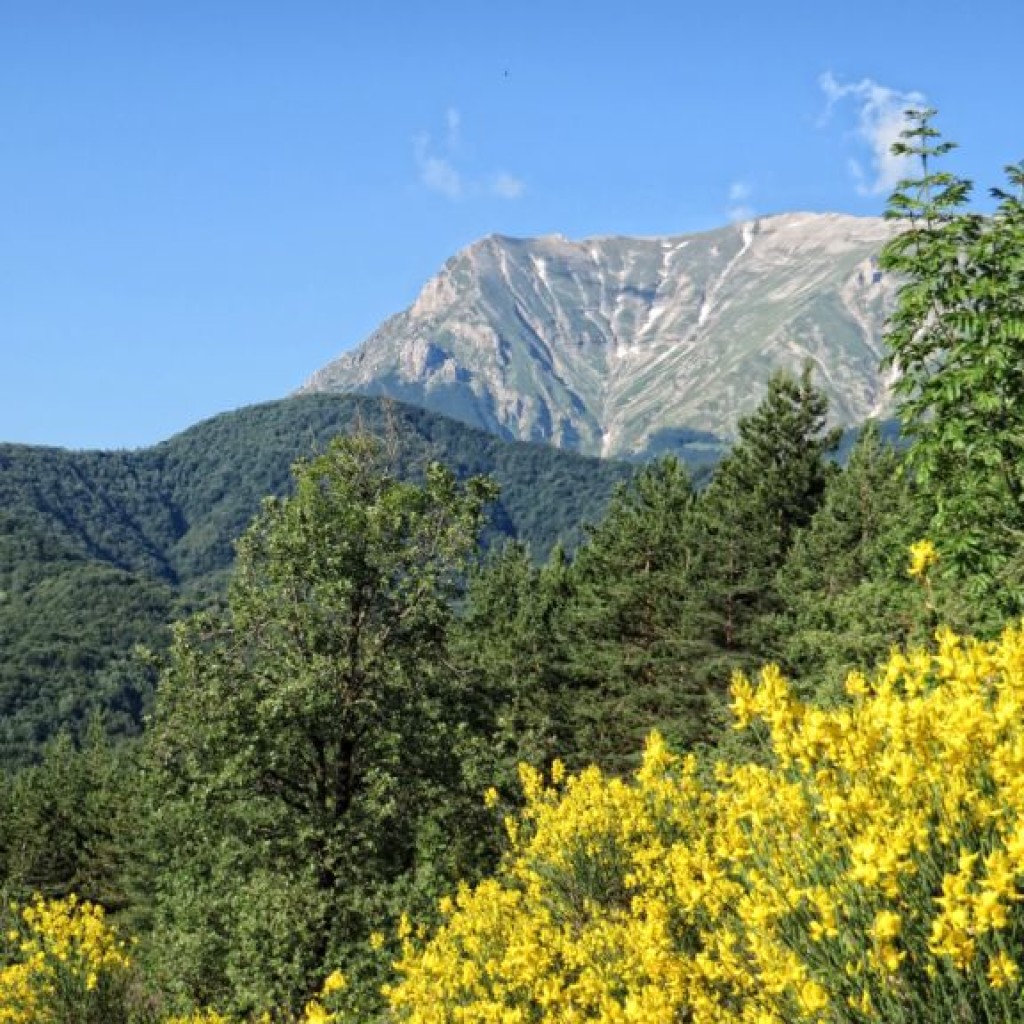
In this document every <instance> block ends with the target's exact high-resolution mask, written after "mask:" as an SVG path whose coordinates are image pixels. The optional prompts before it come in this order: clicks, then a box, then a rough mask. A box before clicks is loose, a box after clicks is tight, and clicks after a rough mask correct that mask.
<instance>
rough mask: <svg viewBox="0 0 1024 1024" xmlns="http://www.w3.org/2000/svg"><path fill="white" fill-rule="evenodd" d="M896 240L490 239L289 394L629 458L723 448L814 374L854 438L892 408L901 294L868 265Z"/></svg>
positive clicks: (844, 219)
mask: <svg viewBox="0 0 1024 1024" xmlns="http://www.w3.org/2000/svg"><path fill="white" fill-rule="evenodd" d="M896 230H898V227H897V226H896V225H894V224H893V222H891V221H886V220H883V219H881V218H864V217H852V216H849V215H846V214H835V213H828V214H816V213H796V214H792V213H790V214H778V215H775V216H772V217H763V218H758V219H756V220H752V221H747V222H744V223H740V224H730V225H726V226H724V227H720V228H716V229H714V230H712V231H707V232H700V233H696V234H688V235H673V236H651V237H645V238H631V237H626V236H619V235H605V236H594V237H592V238H588V239H582V240H580V241H572V240H569V239H567V238H565V237H564V236H562V235H543V236H539V237H537V238H515V237H513V236H508V235H500V234H493V235H488V236H486V237H485V238H482V239H479V240H477V241H475V242H473V243H471V244H470V245H469V246H467V247H466V248H464V249H462V250H460V252H458V253H456V254H455V255H454V256H452V257H451V258H450V259H449V260H447V261H446V263H445V264H444V266H443V267H442V268H441V270H440V271H439V272H438V273H437V274H436V275H435V276H434V277H432V278H431V279H430V280H429V281H428V282H427V283H426V284H425V285H424V286H423V288H422V289H421V291H420V293H419V294H418V295H417V297H416V299H415V301H414V302H413V303H412V305H411V306H410V307H409V308H408V309H406V310H404V311H403V312H400V313H397V314H395V315H393V316H391V317H389V318H388V319H386V320H385V321H384V322H383V323H382V324H381V326H380V327H379V328H377V330H376V331H374V332H373V333H372V334H371V335H370V336H369V337H368V338H367V339H366V340H365V341H364V342H363V343H362V344H361V345H359V346H358V347H357V348H356V349H354V350H351V351H349V352H346V353H343V354H342V355H341V356H340V357H339V358H338V359H336V360H333V361H332V362H330V363H328V364H327V365H326V366H324V367H322V368H321V369H320V370H318V371H316V372H315V373H314V374H312V376H311V377H310V378H309V379H308V380H307V381H306V382H305V384H304V385H303V386H302V387H301V388H300V389H299V391H298V393H300V394H301V393H309V392H317V391H328V392H331V391H353V392H357V393H363V394H377V395H389V396H391V397H394V398H397V399H400V400H403V401H409V402H412V403H414V404H418V405H421V406H423V407H425V408H429V409H432V410H433V411H436V412H441V413H442V414H444V415H450V416H454V417H455V418H457V419H462V420H463V421H465V422H468V423H471V424H472V425H474V426H478V427H483V428H484V429H487V430H490V431H492V432H493V433H496V434H499V435H500V436H504V437H510V438H518V439H520V440H534V441H543V442H546V443H550V444H554V445H555V446H558V447H563V448H571V449H576V450H579V451H581V452H583V453H585V454H590V455H603V456H617V457H627V458H637V457H641V458H642V457H644V456H645V455H647V454H649V453H650V451H651V450H661V449H664V448H665V447H666V445H665V444H664V443H662V440H661V439H663V438H664V436H665V435H666V433H667V434H668V435H670V436H671V435H672V434H673V432H678V431H683V432H684V433H688V434H690V435H694V436H696V437H698V438H699V437H700V436H706V437H707V438H708V440H707V444H708V445H710V446H711V447H715V445H716V443H717V447H718V448H719V449H720V448H721V446H722V444H723V442H724V441H726V440H727V439H729V438H730V437H731V436H732V435H733V431H734V428H735V424H736V422H737V421H738V419H739V418H740V416H742V415H745V414H747V413H749V412H751V411H753V409H754V408H755V407H756V405H757V403H758V401H759V400H760V398H761V396H762V395H763V391H764V386H765V382H766V380H767V377H768V376H769V374H770V373H771V372H772V371H773V370H776V369H789V370H796V369H799V367H800V365H801V364H802V363H803V362H804V361H806V360H810V361H811V363H812V364H813V365H814V366H815V368H816V372H817V377H818V382H819V384H820V385H821V386H822V387H823V389H824V390H825V391H826V393H827V394H828V397H829V399H830V403H831V405H832V408H833V421H834V422H835V423H838V424H841V425H843V426H851V425H855V424H857V423H859V422H862V421H863V420H864V419H867V418H870V417H873V416H878V415H883V414H885V413H886V412H887V411H888V409H889V385H890V383H891V381H889V380H887V379H886V378H885V377H884V376H883V375H882V374H881V373H880V372H879V370H878V364H879V361H880V359H881V356H882V352H883V349H882V340H881V339H882V330H883V324H884V320H885V316H886V314H887V312H888V310H889V309H891V308H892V305H893V302H894V298H895V292H896V283H895V282H894V281H893V280H892V278H891V277H890V276H889V275H886V274H884V273H882V272H881V271H880V270H879V269H878V266H877V262H876V258H877V254H878V252H879V250H880V249H881V247H882V245H883V244H884V242H885V241H886V240H887V239H888V238H890V237H891V236H892V234H893V233H894V232H895V231H896ZM694 443H696V445H697V448H698V449H699V448H700V442H699V441H697V442H694V441H692V440H691V441H688V442H687V443H686V444H684V445H683V446H682V448H683V450H682V451H681V452H680V454H683V455H684V456H685V457H693V455H694V454H695V452H694V451H693V450H692V446H693V444H694ZM688 445H689V446H690V447H689V448H688ZM668 447H670V448H671V447H673V446H672V445H668ZM675 447H676V448H678V447H679V446H678V445H677V446H675ZM697 454H699V452H698V453H697Z"/></svg>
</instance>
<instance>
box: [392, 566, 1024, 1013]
mask: <svg viewBox="0 0 1024 1024" xmlns="http://www.w3.org/2000/svg"><path fill="white" fill-rule="evenodd" d="M927 554H928V553H927V552H924V553H922V557H921V562H922V568H921V571H922V572H923V571H925V569H926V568H927V566H926V565H924V564H923V563H926V562H927V561H928V558H927ZM847 690H848V694H849V701H848V702H847V703H846V704H844V705H843V706H841V707H838V708H834V709H830V710H824V709H821V708H818V707H815V706H813V705H808V704H806V703H802V702H801V701H799V700H797V699H796V698H795V696H794V694H793V692H792V690H791V688H790V686H789V684H788V683H787V681H786V680H785V679H784V678H783V676H782V675H781V673H780V672H779V670H778V669H777V668H775V667H772V666H769V667H768V668H766V669H764V670H763V671H762V672H761V673H760V678H759V680H758V682H757V684H756V685H755V684H753V683H752V682H751V681H750V680H748V679H746V678H745V677H743V676H742V675H738V676H737V677H736V678H735V679H734V681H733V687H732V692H733V709H734V713H735V716H736V725H737V727H738V728H746V727H748V726H750V725H751V724H753V723H755V722H757V723H759V724H760V727H761V728H765V727H766V732H767V736H768V737H769V742H770V749H771V755H770V756H769V757H767V758H765V759H764V760H765V761H766V762H767V763H733V764H730V763H719V764H718V765H717V766H716V767H715V769H714V778H713V780H711V781H710V782H705V781H703V780H702V778H701V777H700V776H699V773H698V770H697V765H696V764H695V762H694V761H693V759H684V758H680V757H677V756H676V755H674V754H672V753H671V752H670V751H668V750H667V749H666V747H665V745H664V743H663V742H662V741H661V739H660V738H659V737H658V736H657V735H652V736H651V737H650V738H649V740H648V744H647V750H646V753H645V757H644V761H643V766H642V768H641V769H640V771H639V772H638V774H637V775H636V777H635V778H634V779H633V780H631V781H629V782H626V781H622V780H619V779H614V778H606V777H604V776H603V775H602V774H601V773H600V772H599V771H598V770H597V769H594V768H590V769H587V770H586V771H584V772H582V773H581V774H579V775H576V776H573V777H570V778H568V779H567V780H565V781H564V782H562V783H561V784H559V783H555V782H550V783H546V782H545V781H544V780H543V779H542V778H541V777H540V776H539V775H538V774H537V773H536V772H533V771H531V770H529V769H524V770H523V772H522V781H523V788H524V792H525V797H526V807H525V810H524V812H523V813H522V815H521V816H520V817H519V818H518V819H515V820H509V821H508V822H507V826H508V832H509V836H510V840H511V848H510V852H509V855H508V857H507V858H506V862H505V864H504V866H503V868H502V870H501V872H500V873H499V874H498V875H497V876H496V877H494V878H491V879H489V880H487V881H484V882H483V883H481V884H480V885H478V886H477V887H475V888H470V887H463V888H462V889H461V890H460V891H459V892H458V893H457V895H456V896H455V898H454V899H453V900H450V901H446V903H445V904H444V905H443V906H442V908H441V909H442V913H443V915H444V920H443V923H442V925H441V926H440V927H439V928H438V929H437V931H436V932H435V933H434V934H433V935H432V936H431V937H429V939H427V940H425V941H417V940H416V939H415V938H414V936H413V935H407V936H406V938H405V940H404V953H403V956H402V959H401V961H400V962H399V964H398V969H399V978H398V980H397V981H396V983H395V984H394V985H392V986H391V987H390V988H389V989H388V990H387V995H388V998H389V1000H390V1004H391V1007H392V1011H393V1013H394V1014H395V1016H396V1018H397V1019H398V1020H401V1021H405V1022H407V1024H449V1022H456V1021H457V1022H460V1024H475V1022H479V1024H485V1022H486V1024H528V1022H547V1021H552V1022H554V1021H558V1022H564V1024H571V1022H575V1021H581V1022H582V1021H602V1022H608V1024H626V1022H636V1024H641V1022H642V1024H661V1022H664V1024H669V1022H676V1021H679V1020H691V1019H692V1020H693V1021H695V1022H715V1024H782V1022H794V1021H807V1022H812V1021H829V1022H840V1021H850V1022H854V1021H856V1022H861V1021H940V1020H941V1021H949V1020H962V1021H975V1020H977V1021H989V1020H1018V1019H1024V992H1022V987H1021V985H1020V967H1021V963H1022V958H1024V913H1022V911H1021V891H1020V883H1021V881H1022V879H1024V714H1022V711H1024V631H1022V630H1019V629H1009V630H1007V631H1006V632H1005V633H1004V635H1003V636H1002V638H1001V639H1000V640H999V641H998V642H980V641H977V640H973V639H969V638H961V637H958V636H955V635H954V634H953V633H951V632H950V631H948V630H944V629H943V630H940V631H939V632H938V633H937V634H936V643H935V646H934V648H933V649H931V650H929V651H924V650H916V651H911V652H907V653H903V652H893V654H892V655H891V656H890V658H889V660H888V662H887V663H886V664H885V665H884V666H883V667H882V668H881V669H880V670H879V671H878V673H877V674H876V675H875V677H874V678H872V679H868V678H866V677H865V676H863V675H861V674H856V673H855V674H853V675H851V676H850V678H849V679H848V681H847Z"/></svg>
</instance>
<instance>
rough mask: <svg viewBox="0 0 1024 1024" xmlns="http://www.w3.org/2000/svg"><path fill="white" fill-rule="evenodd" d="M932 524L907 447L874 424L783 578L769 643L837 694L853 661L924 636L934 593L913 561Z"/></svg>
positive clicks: (794, 670) (807, 684) (786, 661)
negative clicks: (894, 443)
mask: <svg viewBox="0 0 1024 1024" xmlns="http://www.w3.org/2000/svg"><path fill="white" fill-rule="evenodd" d="M925 530H926V522H925V517H924V516H923V514H922V512H921V511H920V505H919V503H918V502H917V500H916V498H915V495H914V494H913V491H912V489H911V486H910V482H909V480H908V478H907V474H906V471H905V469H904V467H903V463H902V459H901V457H900V456H899V455H898V454H897V453H896V451H895V450H894V449H893V448H891V447H889V446H887V445H885V444H883V442H882V441H881V438H880V434H879V431H878V428H877V427H876V426H875V425H874V424H869V425H868V426H867V427H865V429H864V430H863V431H862V432H861V436H860V438H859V439H858V441H857V444H856V446H855V447H854V449H853V452H852V453H851V455H850V460H849V462H848V463H847V465H846V467H845V468H844V470H843V471H842V472H837V473H834V474H833V475H832V476H831V477H830V479H829V481H828V486H827V488H826V491H825V495H824V499H823V501H822V503H821V507H820V508H819V509H818V511H817V512H816V513H815V515H814V517H813V519H812V520H811V522H810V523H809V524H807V526H806V527H805V528H804V529H802V530H801V531H800V532H799V533H798V534H797V535H796V538H795V540H794V543H793V547H792V550H791V551H790V554H789V557H788V558H787V559H786V562H785V564H784V565H783V566H782V568H781V570H780V572H779V575H778V579H777V582H776V586H777V589H778V594H779V597H780V599H781V607H780V610H779V611H778V612H777V614H776V615H775V617H774V619H773V620H772V622H771V624H770V626H769V628H768V630H767V636H766V640H767V643H766V646H767V647H768V648H769V649H770V650H771V653H772V654H773V655H774V656H776V657H778V658H779V659H780V660H781V662H782V663H783V665H784V667H785V668H786V669H787V670H788V671H789V672H790V673H791V674H792V675H793V677H794V678H795V679H797V680H799V683H800V685H801V688H802V689H803V691H804V692H805V693H816V694H817V695H818V697H819V698H828V699H836V698H837V697H838V696H839V694H840V692H841V690H840V688H841V685H842V682H843V680H844V679H845V678H846V676H847V674H848V673H849V672H850V671H851V670H853V669H859V670H862V671H868V670H870V669H871V668H873V667H874V665H875V664H877V663H878V661H879V660H881V658H883V657H884V656H885V655H886V654H887V653H888V651H889V650H890V648H892V647H893V646H895V645H900V644H906V643H908V642H911V641H915V642H917V641H921V640H924V639H926V636H925V634H926V633H927V631H928V627H929V624H930V622H931V614H930V612H929V609H928V608H927V604H926V594H925V592H924V591H923V590H922V588H921V586H920V585H919V584H918V583H916V582H915V581H913V580H912V579H911V578H910V577H909V576H908V575H907V573H906V571H905V567H906V560H907V549H908V548H909V546H910V545H911V544H912V543H913V542H915V541H916V540H918V539H919V538H921V537H922V536H924V535H925Z"/></svg>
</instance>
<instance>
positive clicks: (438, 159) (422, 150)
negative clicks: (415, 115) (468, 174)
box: [413, 134, 463, 199]
mask: <svg viewBox="0 0 1024 1024" xmlns="http://www.w3.org/2000/svg"><path fill="white" fill-rule="evenodd" d="M413 150H414V153H415V156H416V166H417V167H418V168H419V172H420V182H421V183H422V184H423V185H424V186H425V187H426V188H428V189H430V191H431V192H437V193H438V194H439V195H442V196H444V197H445V198H446V199H460V198H461V197H462V193H463V184H462V175H461V174H459V172H458V171H457V170H456V169H455V167H454V165H453V164H452V162H451V161H450V160H449V159H448V158H447V157H443V156H437V155H436V154H435V153H432V152H431V149H430V136H429V135H426V134H423V135H417V136H416V138H415V139H414V140H413Z"/></svg>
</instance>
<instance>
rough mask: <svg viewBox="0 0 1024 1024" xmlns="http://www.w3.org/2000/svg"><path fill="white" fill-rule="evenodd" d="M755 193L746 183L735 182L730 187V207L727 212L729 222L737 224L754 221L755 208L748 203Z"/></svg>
mask: <svg viewBox="0 0 1024 1024" xmlns="http://www.w3.org/2000/svg"><path fill="white" fill-rule="evenodd" d="M753 191H754V190H753V189H752V188H751V187H750V185H749V184H748V183H747V182H745V181H734V182H733V183H732V184H731V185H730V186H729V207H728V211H727V212H728V214H729V220H731V221H733V222H734V223H735V222H737V221H743V220H752V219H753V217H754V208H753V206H751V205H750V203H749V201H748V200H749V199H750V197H751V195H752V194H753Z"/></svg>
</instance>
